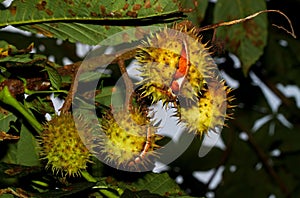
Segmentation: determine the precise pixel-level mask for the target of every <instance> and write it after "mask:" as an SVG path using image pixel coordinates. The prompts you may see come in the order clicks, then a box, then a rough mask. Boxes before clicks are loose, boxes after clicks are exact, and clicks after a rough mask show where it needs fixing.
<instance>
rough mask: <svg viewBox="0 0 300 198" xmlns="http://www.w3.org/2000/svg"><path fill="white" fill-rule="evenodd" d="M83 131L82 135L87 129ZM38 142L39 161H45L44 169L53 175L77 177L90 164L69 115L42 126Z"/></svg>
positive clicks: (56, 118)
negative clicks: (50, 170)
mask: <svg viewBox="0 0 300 198" xmlns="http://www.w3.org/2000/svg"><path fill="white" fill-rule="evenodd" d="M85 130H86V131H84V133H86V132H87V131H88V130H89V129H88V127H86V128H85ZM81 133H83V132H81ZM39 141H40V154H41V159H43V160H47V164H46V168H51V169H52V171H53V173H55V174H57V173H61V174H62V175H63V176H79V175H80V172H81V171H82V170H85V169H86V168H87V163H88V162H90V160H89V158H90V156H91V154H90V153H89V151H88V149H87V148H86V146H85V145H84V144H83V142H82V141H81V139H80V136H79V132H78V131H77V128H76V127H75V122H74V119H73V116H72V115H71V113H65V114H61V115H60V116H55V117H54V118H53V119H52V120H51V121H49V122H47V123H46V124H44V131H43V133H42V135H41V137H40V140H39Z"/></svg>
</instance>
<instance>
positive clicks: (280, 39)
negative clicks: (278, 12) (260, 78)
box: [261, 28, 300, 85]
mask: <svg viewBox="0 0 300 198" xmlns="http://www.w3.org/2000/svg"><path fill="white" fill-rule="evenodd" d="M299 50H300V42H299V39H294V38H292V37H291V36H290V35H288V34H286V33H285V32H279V31H276V29H274V28H272V29H271V28H270V30H269V37H268V45H267V46H266V49H265V53H264V55H263V57H262V59H261V60H262V65H263V66H264V68H265V69H266V70H267V74H268V78H269V79H270V80H271V81H272V82H274V83H282V84H291V83H293V84H296V85H299V84H300V79H299V75H298V74H299V72H295V71H297V70H299V65H300V57H299V55H298V53H299Z"/></svg>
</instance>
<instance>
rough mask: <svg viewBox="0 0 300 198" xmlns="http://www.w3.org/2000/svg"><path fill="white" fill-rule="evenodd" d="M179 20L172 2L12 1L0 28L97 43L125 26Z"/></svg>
mask: <svg viewBox="0 0 300 198" xmlns="http://www.w3.org/2000/svg"><path fill="white" fill-rule="evenodd" d="M181 17H182V13H181V12H180V11H179V5H178V4H177V3H176V2H175V1H171V0H161V1H156V0H147V1H144V0H137V1H134V0H129V1H123V0H116V1H101V2H100V1H96V0H91V1H87V2H86V1H79V0H71V1H60V0H52V1H45V0H42V1H40V0H28V1H22V0H15V1H13V3H12V4H11V6H10V7H9V8H7V9H5V10H3V11H1V12H0V27H5V26H7V25H15V26H18V27H20V26H23V27H22V29H24V30H27V31H30V32H33V33H40V34H43V35H45V36H47V37H55V38H61V39H64V40H66V39H68V40H69V41H71V42H76V41H80V42H83V43H87V44H98V43H99V42H100V41H101V40H103V39H104V38H106V37H107V36H109V35H112V34H114V33H116V32H119V31H121V30H123V28H124V27H121V26H124V25H131V26H136V25H145V24H150V23H153V22H154V23H162V22H167V21H168V20H175V19H180V18H181ZM84 23H85V24H84ZM86 23H92V24H86Z"/></svg>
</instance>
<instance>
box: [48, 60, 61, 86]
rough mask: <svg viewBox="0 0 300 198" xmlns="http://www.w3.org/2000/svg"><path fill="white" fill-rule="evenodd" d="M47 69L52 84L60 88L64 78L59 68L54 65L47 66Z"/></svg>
mask: <svg viewBox="0 0 300 198" xmlns="http://www.w3.org/2000/svg"><path fill="white" fill-rule="evenodd" d="M45 70H46V71H47V73H48V76H49V80H50V82H51V85H52V86H53V87H54V88H55V89H57V90H58V89H59V88H60V86H61V83H62V79H61V76H60V75H59V73H58V72H57V70H56V69H55V68H53V67H50V66H45Z"/></svg>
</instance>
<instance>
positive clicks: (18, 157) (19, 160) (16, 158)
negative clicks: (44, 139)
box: [1, 125, 40, 166]
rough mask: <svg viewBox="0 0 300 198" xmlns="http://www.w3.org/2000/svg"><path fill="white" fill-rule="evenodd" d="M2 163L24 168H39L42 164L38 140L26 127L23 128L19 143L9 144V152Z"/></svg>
mask: <svg viewBox="0 0 300 198" xmlns="http://www.w3.org/2000/svg"><path fill="white" fill-rule="evenodd" d="M1 161H3V162H6V163H11V164H18V165H23V166H38V165H39V164H40V161H39V157H38V153H37V143H36V139H35V138H34V136H33V135H32V134H31V133H30V131H29V130H28V129H27V127H26V126H25V125H22V127H21V132H20V139H19V141H18V142H16V143H10V144H8V151H7V153H6V155H5V156H4V157H3V158H2V160H1Z"/></svg>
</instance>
